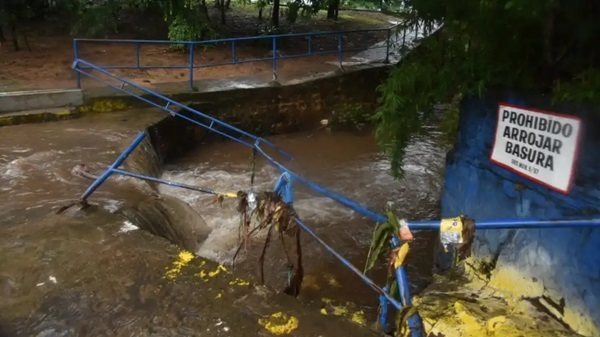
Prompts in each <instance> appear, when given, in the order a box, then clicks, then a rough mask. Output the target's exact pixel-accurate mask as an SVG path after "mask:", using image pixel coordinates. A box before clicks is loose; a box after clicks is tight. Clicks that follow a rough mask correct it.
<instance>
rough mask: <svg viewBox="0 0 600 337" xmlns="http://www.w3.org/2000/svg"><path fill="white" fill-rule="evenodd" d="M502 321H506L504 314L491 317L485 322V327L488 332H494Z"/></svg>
mask: <svg viewBox="0 0 600 337" xmlns="http://www.w3.org/2000/svg"><path fill="white" fill-rule="evenodd" d="M504 322H506V317H505V316H496V317H492V318H490V319H489V320H488V321H487V323H485V328H486V329H487V331H488V332H494V331H495V330H496V329H497V328H498V326H500V325H502V323H504Z"/></svg>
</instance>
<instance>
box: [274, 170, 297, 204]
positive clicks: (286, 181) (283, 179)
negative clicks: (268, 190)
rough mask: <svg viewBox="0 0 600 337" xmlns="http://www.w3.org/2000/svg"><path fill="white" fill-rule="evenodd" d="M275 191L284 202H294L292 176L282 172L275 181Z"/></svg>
mask: <svg viewBox="0 0 600 337" xmlns="http://www.w3.org/2000/svg"><path fill="white" fill-rule="evenodd" d="M275 193H277V194H279V195H280V196H281V198H282V199H283V201H284V202H285V203H288V204H291V203H293V202H294V189H293V188H292V176H291V175H290V174H289V173H287V172H283V173H282V174H281V175H280V176H279V178H278V179H277V182H276V183H275Z"/></svg>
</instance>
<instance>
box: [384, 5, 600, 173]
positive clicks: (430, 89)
mask: <svg viewBox="0 0 600 337" xmlns="http://www.w3.org/2000/svg"><path fill="white" fill-rule="evenodd" d="M407 4H408V5H410V7H411V9H412V12H411V17H410V18H409V21H412V22H415V21H416V20H418V21H419V22H420V26H422V25H423V24H430V23H432V22H436V21H437V22H443V24H444V27H443V31H441V32H439V34H436V36H432V37H429V38H427V39H424V40H422V41H421V44H420V47H419V48H418V50H416V51H414V52H411V53H410V55H409V56H407V58H406V59H405V60H403V61H402V62H401V63H400V64H398V65H397V66H396V67H395V69H393V70H392V71H391V73H390V76H389V78H388V80H387V81H386V82H385V83H384V84H383V85H381V86H380V88H379V92H380V98H381V101H380V103H381V106H380V108H379V109H378V111H377V114H376V116H375V122H376V124H377V130H376V137H377V140H378V142H379V143H380V145H381V147H382V148H383V149H384V150H385V152H386V153H387V154H388V155H389V156H390V158H391V162H392V173H393V175H394V176H396V177H401V176H402V175H403V171H402V165H401V164H402V159H403V157H404V154H405V152H404V149H405V147H406V145H407V144H408V142H409V141H410V139H411V137H412V136H413V135H415V134H416V133H418V132H419V129H420V128H421V126H422V125H424V123H426V122H427V119H428V118H429V117H430V116H431V111H432V107H433V105H435V104H438V103H440V102H448V101H449V100H450V99H451V98H452V97H454V95H456V94H462V95H481V94H483V93H484V92H485V91H486V90H488V89H496V88H500V89H502V88H508V89H513V90H520V91H535V92H540V93H554V94H557V93H558V92H561V93H562V97H563V98H570V99H573V98H574V97H580V98H581V99H583V98H585V99H588V100H589V99H590V97H592V96H594V92H597V91H595V90H591V89H587V88H586V85H594V86H595V85H596V84H597V83H598V82H599V81H598V80H597V79H598V78H600V77H599V76H597V75H596V74H594V72H590V69H595V68H596V67H597V66H598V65H600V53H598V52H597V51H596V50H597V48H596V44H597V41H598V40H599V39H600V26H599V25H597V24H596V21H597V18H596V16H595V14H593V13H597V12H598V11H599V10H600V3H598V2H585V1H579V2H569V3H567V2H566V1H559V0H544V1H543V0H504V1H492V0H467V1H445V2H439V1H434V0H411V1H410V2H408V3H407ZM559 81H560V82H559ZM557 83H560V88H562V89H561V90H557ZM569 84H572V85H575V87H570V86H569ZM582 90H583V91H584V92H586V93H582V92H581V91H582Z"/></svg>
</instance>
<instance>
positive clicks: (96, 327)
mask: <svg viewBox="0 0 600 337" xmlns="http://www.w3.org/2000/svg"><path fill="white" fill-rule="evenodd" d="M124 221H125V219H123V218H122V217H121V216H118V215H115V214H110V213H108V212H106V211H103V210H101V209H94V210H93V211H91V212H88V213H87V214H85V213H81V212H80V213H77V216H75V217H65V216H60V217H59V216H52V217H49V218H47V219H46V220H45V221H43V222H40V223H39V224H38V225H37V226H31V225H30V226H27V227H26V228H27V230H24V229H23V228H21V229H20V230H18V228H17V227H15V231H14V233H12V235H13V237H14V242H15V245H14V255H13V256H10V257H9V256H6V255H4V256H2V258H0V276H1V278H0V279H2V280H3V282H2V283H1V287H0V291H1V293H2V298H3V301H0V313H1V314H0V326H2V327H3V328H4V330H5V331H6V333H8V334H10V335H11V336H132V335H135V336H181V335H186V336H218V335H227V336H240V337H241V336H250V335H251V336H260V335H264V334H268V333H267V329H266V328H265V326H266V325H267V323H269V322H270V324H269V325H268V327H269V328H270V329H280V330H283V331H285V330H286V329H288V330H290V331H289V332H290V335H291V336H339V334H340V333H341V332H343V334H344V335H347V336H371V335H372V336H375V334H373V333H371V332H370V331H369V330H367V329H365V328H361V327H360V326H358V325H356V324H354V323H350V322H348V321H347V320H344V319H338V318H337V317H327V316H323V315H321V314H320V313H319V312H318V311H316V310H315V311H314V312H312V311H307V310H306V309H305V308H302V307H301V306H300V305H299V303H298V302H296V301H295V300H294V299H293V298H290V297H288V296H285V295H279V294H274V293H271V292H270V291H269V290H267V289H265V288H262V287H257V286H255V285H253V284H250V283H249V282H247V281H245V280H243V279H241V278H239V277H237V276H236V275H235V274H233V273H231V272H230V271H229V270H227V269H226V268H224V267H223V266H219V265H217V264H215V263H212V262H210V261H206V260H204V259H200V258H196V257H193V255H191V253H189V252H187V251H184V250H181V249H180V248H178V247H176V246H175V245H172V244H169V243H168V242H166V241H165V240H164V239H162V238H160V237H157V236H155V235H151V234H149V233H145V232H143V231H139V230H135V229H133V230H129V231H126V230H124V229H123V223H124ZM97 223H103V225H102V226H97V225H95V224H97ZM31 231H48V232H55V233H56V234H59V235H60V236H61V237H62V238H68V239H65V240H61V242H60V243H58V242H57V241H56V240H40V241H38V242H35V243H36V245H37V249H36V250H35V251H31V250H30V251H28V252H27V253H25V252H24V251H22V250H23V248H22V247H20V245H19V242H20V241H21V240H25V239H27V238H28V237H29V236H30V234H31V233H30V232H31ZM108 240H110V241H111V244H110V245H107V244H106V242H107V241H108ZM57 244H60V246H61V250H60V254H55V253H54V252H56V248H57V247H56V245H57ZM157 249H158V250H160V251H162V252H163V253H162V254H152V253H150V252H152V251H156V250H157ZM106 250H109V251H108V252H107V251H106ZM25 266H27V267H25ZM15 268H19V269H23V268H27V269H28V270H29V272H30V273H32V274H33V275H35V277H33V278H28V280H27V282H23V281H24V280H22V279H20V278H21V276H19V275H15V274H9V273H7V272H6V271H7V270H15ZM124 271H127V272H124ZM279 312H283V313H285V315H282V316H283V317H279V315H275V316H274V317H271V316H272V315H274V314H277V313H279Z"/></svg>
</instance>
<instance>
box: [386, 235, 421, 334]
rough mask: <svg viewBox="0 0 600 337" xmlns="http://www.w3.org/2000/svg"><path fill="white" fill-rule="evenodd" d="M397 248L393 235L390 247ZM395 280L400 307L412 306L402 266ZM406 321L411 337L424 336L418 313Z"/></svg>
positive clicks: (397, 271)
mask: <svg viewBox="0 0 600 337" xmlns="http://www.w3.org/2000/svg"><path fill="white" fill-rule="evenodd" d="M399 246H400V240H399V239H398V237H397V236H395V235H394V236H392V247H399ZM396 280H397V282H398V292H399V293H400V301H401V302H402V306H404V307H406V306H409V305H412V299H411V296H410V288H409V284H408V278H407V277H406V269H405V268H404V266H400V267H398V268H396ZM407 321H408V327H409V329H410V336H411V337H423V336H424V329H423V323H422V322H421V316H419V314H418V313H416V314H414V315H412V316H410V317H408V319H407Z"/></svg>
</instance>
